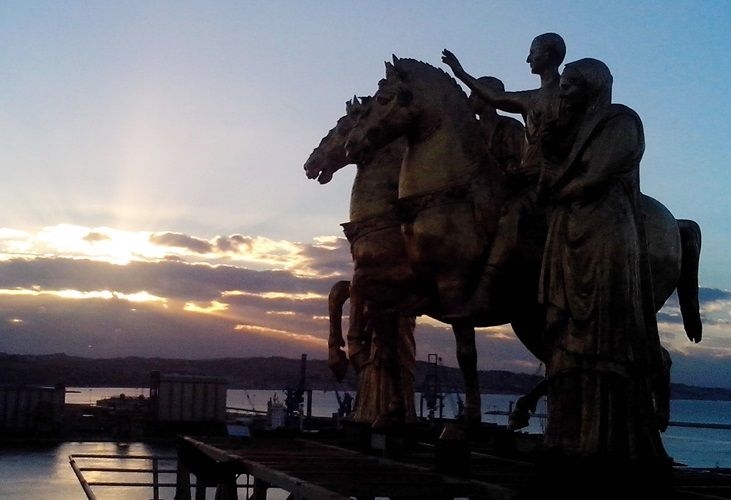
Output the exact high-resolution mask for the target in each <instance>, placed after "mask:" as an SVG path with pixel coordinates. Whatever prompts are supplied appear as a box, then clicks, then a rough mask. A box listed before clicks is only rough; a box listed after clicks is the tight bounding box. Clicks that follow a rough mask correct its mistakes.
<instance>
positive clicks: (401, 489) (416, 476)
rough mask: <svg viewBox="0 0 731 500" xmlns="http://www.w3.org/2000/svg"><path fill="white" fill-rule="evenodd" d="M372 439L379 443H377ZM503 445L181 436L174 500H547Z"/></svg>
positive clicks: (706, 489) (692, 491)
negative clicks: (280, 498) (273, 496)
mask: <svg viewBox="0 0 731 500" xmlns="http://www.w3.org/2000/svg"><path fill="white" fill-rule="evenodd" d="M493 430H497V434H496V436H502V437H503V438H505V436H507V434H504V433H503V431H502V430H501V429H493ZM373 437H374V436H372V437H371V443H375V442H377V441H378V440H376V439H373ZM382 437H383V438H384V441H388V440H389V439H391V438H390V437H389V436H382ZM503 438H500V437H498V438H497V440H496V441H495V442H493V443H492V445H491V447H492V449H478V448H474V447H472V446H468V447H464V446H460V445H457V446H453V445H449V444H445V443H440V442H439V441H438V440H436V441H432V442H430V443H429V442H419V443H415V442H414V443H410V444H408V445H406V446H404V443H403V442H401V443H397V444H396V445H395V446H393V445H391V444H389V445H388V446H387V447H391V450H386V449H384V448H380V449H379V448H378V447H373V446H371V447H370V448H369V449H363V448H362V446H361V449H358V447H357V446H353V445H354V441H353V440H352V439H348V438H343V436H342V435H341V436H336V435H333V434H328V433H325V435H323V436H319V435H317V434H312V435H305V434H303V435H298V436H294V435H284V434H277V433H271V434H262V435H258V436H255V437H254V438H252V439H246V440H241V439H228V438H220V437H218V438H215V437H214V438H206V437H193V436H180V437H179V442H178V466H177V467H178V468H177V480H176V484H177V487H176V496H175V499H176V500H192V499H193V498H195V499H196V500H198V499H201V498H205V495H206V493H205V489H206V488H215V489H216V498H217V499H218V500H234V499H239V498H245V499H247V500H264V499H266V498H267V491H268V490H269V489H271V488H278V489H282V490H284V491H286V492H288V496H287V497H286V498H287V499H288V500H289V499H291V500H338V499H339V500H344V499H355V500H373V499H376V498H387V499H399V500H402V499H406V500H411V499H414V500H415V499H425V500H430V499H434V500H450V499H470V500H482V499H491V500H507V499H511V500H519V499H521V500H522V499H528V498H537V497H536V495H541V494H542V492H543V494H545V490H544V488H543V487H544V485H545V480H546V477H545V476H544V475H543V474H542V473H541V471H540V468H539V467H538V466H537V465H536V464H537V462H536V461H535V460H534V458H535V457H534V456H533V455H532V454H531V453H530V452H528V453H521V452H519V450H518V449H517V448H518V447H516V446H515V445H516V442H513V443H512V446H513V448H512V451H511V450H509V449H508V448H510V446H507V447H506V446H505V442H503V443H502V444H500V443H498V442H499V441H501V439H503ZM496 443H497V444H498V446H497V447H495V444H496ZM361 445H362V442H361ZM501 447H502V450H499V449H498V448H501ZM495 451H497V453H494V452H495ZM191 475H192V476H195V479H194V480H193V481H191ZM241 476H245V477H246V478H247V486H248V487H247V488H246V494H245V495H244V496H239V495H242V494H243V491H242V490H241V485H240V484H239V485H238V486H237V478H239V477H241ZM576 480H577V481H580V480H581V478H580V477H578V478H576ZM194 483H195V484H197V485H198V486H197V487H196V488H193V489H195V495H193V493H192V491H191V485H192V484H194ZM648 487H649V488H650V490H649V492H650V493H652V491H653V490H654V491H656V492H657V489H656V488H654V487H653V485H652V484H651V482H650V481H647V482H645V484H640V485H639V490H638V492H639V491H648V490H647V488H648ZM590 491H591V490H590ZM664 491H667V492H671V493H669V494H667V495H661V497H662V498H668V499H671V500H711V499H731V470H729V469H691V468H687V467H683V466H677V467H674V468H673V471H672V476H671V477H668V484H666V485H665V490H664ZM572 498H573V497H572ZM582 498H583V497H582ZM586 498H590V497H586ZM591 498H612V499H613V498H615V497H614V496H611V497H604V496H602V497H591ZM647 498H652V496H649V497H647ZM657 498H660V497H657Z"/></svg>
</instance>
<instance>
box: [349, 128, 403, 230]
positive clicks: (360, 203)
mask: <svg viewBox="0 0 731 500" xmlns="http://www.w3.org/2000/svg"><path fill="white" fill-rule="evenodd" d="M405 148H406V140H405V139H403V138H402V139H399V140H396V141H394V142H392V143H391V144H388V145H386V146H384V147H382V148H380V149H379V150H378V151H377V152H376V153H375V154H374V155H373V158H372V159H371V160H370V161H368V162H367V163H359V164H358V170H357V171H356V174H355V179H354V180H353V188H352V190H351V195H350V220H351V221H355V220H362V219H368V218H370V217H375V216H377V215H381V214H384V213H388V212H390V211H392V210H394V207H395V203H396V200H397V198H398V184H399V171H400V168H401V159H402V158H403V155H404V150H405Z"/></svg>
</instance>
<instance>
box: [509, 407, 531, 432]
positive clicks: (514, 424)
mask: <svg viewBox="0 0 731 500" xmlns="http://www.w3.org/2000/svg"><path fill="white" fill-rule="evenodd" d="M529 423H530V412H528V410H526V409H521V408H516V409H514V410H513V411H512V412H511V413H510V416H509V417H508V430H509V431H517V430H519V429H523V428H525V427H528V424H529Z"/></svg>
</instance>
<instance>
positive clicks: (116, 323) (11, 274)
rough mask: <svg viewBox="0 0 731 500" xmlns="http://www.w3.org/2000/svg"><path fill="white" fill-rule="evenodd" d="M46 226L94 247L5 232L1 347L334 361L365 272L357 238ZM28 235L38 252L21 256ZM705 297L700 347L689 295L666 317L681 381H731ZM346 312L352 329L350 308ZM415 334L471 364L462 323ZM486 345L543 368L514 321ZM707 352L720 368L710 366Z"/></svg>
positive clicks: (727, 346)
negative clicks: (691, 333)
mask: <svg viewBox="0 0 731 500" xmlns="http://www.w3.org/2000/svg"><path fill="white" fill-rule="evenodd" d="M44 234H46V235H60V234H65V235H67V236H68V235H70V236H69V237H70V238H71V240H69V241H73V238H78V240H79V241H83V243H84V244H85V245H86V247H84V246H79V247H75V246H74V245H73V243H71V242H69V243H67V244H66V245H67V246H66V248H67V249H76V248H78V249H79V250H78V252H79V254H78V255H77V254H74V255H68V256H64V257H48V256H40V255H39V252H38V248H40V247H34V245H35V241H36V240H35V237H34V236H33V235H28V234H25V233H23V234H21V233H20V232H12V231H10V232H8V231H3V232H0V253H2V252H3V251H5V254H4V256H3V258H2V259H0V351H7V352H18V353H50V352H66V353H68V354H75V355H83V356H97V357H116V356H124V355H141V356H176V357H191V358H207V357H216V356H224V355H225V356H230V355H241V356H251V355H272V354H281V355H286V356H291V357H297V356H299V355H300V354H303V353H306V354H307V355H308V356H310V357H311V358H313V359H323V358H325V357H326V355H327V352H326V347H325V346H326V341H327V337H328V335H329V324H328V316H327V315H328V304H327V296H328V293H329V291H330V288H331V287H332V285H333V284H334V283H335V282H336V281H338V280H341V279H349V277H350V275H351V273H352V260H351V255H350V246H349V244H348V242H347V241H346V240H345V239H344V238H341V237H322V238H316V239H313V241H311V242H307V243H302V242H292V241H286V240H280V241H274V240H270V239H267V238H262V237H256V236H245V235H241V234H233V235H229V236H216V237H214V238H211V239H210V240H209V239H205V238H200V237H195V236H190V235H186V234H182V233H175V232H159V233H154V234H150V233H146V235H145V237H144V239H142V238H139V235H138V234H134V235H131V234H126V233H125V235H124V236H125V237H124V238H122V237H121V236H120V235H119V234H118V233H115V232H114V231H112V230H109V229H97V230H92V229H88V228H87V229H86V230H85V231H81V230H80V228H55V229H54V230H52V231H50V230H49V231H47V232H46V233H44ZM3 237H5V239H4V240H3V239H2V238H3ZM142 240H144V241H145V242H147V243H150V244H153V245H152V246H154V247H158V251H156V252H152V251H148V250H145V251H137V250H135V252H133V253H134V255H135V256H136V258H135V259H132V260H129V261H128V262H127V263H126V264H124V265H120V264H119V263H115V262H114V261H109V260H106V259H103V258H102V257H103V256H102V254H101V253H98V254H94V255H93V256H91V257H85V256H83V254H82V253H81V252H82V251H83V250H84V248H88V247H90V246H92V245H90V243H94V245H112V244H118V243H119V242H120V241H128V242H140V241H142ZM45 241H46V242H47V245H50V242H53V241H55V240H54V238H52V237H50V236H47V237H46V239H45ZM21 242H24V244H26V245H27V246H26V247H25V248H26V249H30V250H31V251H30V252H28V253H22V254H20V253H12V252H10V251H9V250H10V249H12V248H14V247H13V245H20V243H21ZM44 248H45V249H47V247H44ZM135 248H144V247H135ZM101 250H102V248H100V247H97V251H99V252H101ZM159 250H161V251H159ZM74 251H76V250H74ZM146 252H149V253H146ZM70 253H73V252H70ZM699 295H700V298H701V311H702V315H703V322H704V338H703V341H702V342H701V343H700V344H694V343H691V342H690V341H689V340H688V339H687V338H686V336H685V332H684V331H683V327H682V318H681V316H680V309H679V307H678V303H677V296H675V295H673V296H672V297H670V298H669V299H668V301H667V303H666V304H665V306H664V307H663V308H662V310H661V311H660V313H659V314H658V326H659V330H660V334H661V340H662V342H663V345H665V346H666V347H667V348H668V349H669V351H670V352H671V356H672V357H673V359H674V360H677V362H676V364H675V365H674V367H675V368H674V369H673V370H674V371H673V377H674V380H675V381H678V382H683V383H691V384H696V385H709V384H721V382H722V381H723V380H724V377H727V380H731V342H729V340H731V326H729V320H730V319H731V293H729V292H728V291H726V290H719V289H709V288H702V289H700V293H699ZM343 313H344V317H343V330H344V331H347V327H348V325H347V321H348V304H347V303H346V304H345V310H344V311H343ZM415 338H416V349H417V358H418V359H422V360H425V359H427V356H428V355H429V354H437V355H439V356H440V357H441V358H442V359H443V360H444V363H445V364H446V365H448V366H457V359H456V354H455V353H456V344H455V340H454V334H453V332H452V329H451V327H450V326H449V325H446V324H443V323H440V322H438V321H435V320H433V319H431V318H428V317H425V316H422V317H419V318H418V320H417V326H416V332H415ZM476 345H477V349H478V367H479V368H480V369H483V370H510V371H518V372H529V373H537V372H539V371H540V370H541V364H540V362H539V361H538V360H537V359H536V358H535V357H533V355H532V354H530V353H529V352H528V350H527V349H526V348H525V347H524V346H523V344H522V343H521V342H520V341H519V340H518V339H517V337H516V336H515V334H514V333H513V331H512V329H511V328H510V326H509V325H502V326H496V327H492V328H480V329H478V330H477V333H476ZM90 346H91V347H90ZM704 361H705V362H710V363H711V365H712V366H714V367H715V369H717V370H720V372H719V373H718V374H716V373H714V374H710V373H709V370H708V369H706V367H701V366H699V365H698V366H697V364H700V363H703V362H704ZM694 370H695V371H694ZM699 377H705V378H699ZM728 385H729V383H726V384H725V385H723V386H728Z"/></svg>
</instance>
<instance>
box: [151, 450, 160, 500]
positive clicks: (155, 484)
mask: <svg viewBox="0 0 731 500" xmlns="http://www.w3.org/2000/svg"><path fill="white" fill-rule="evenodd" d="M157 462H158V461H157V457H154V458H153V459H152V498H153V500H160V474H159V472H158V463H157Z"/></svg>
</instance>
